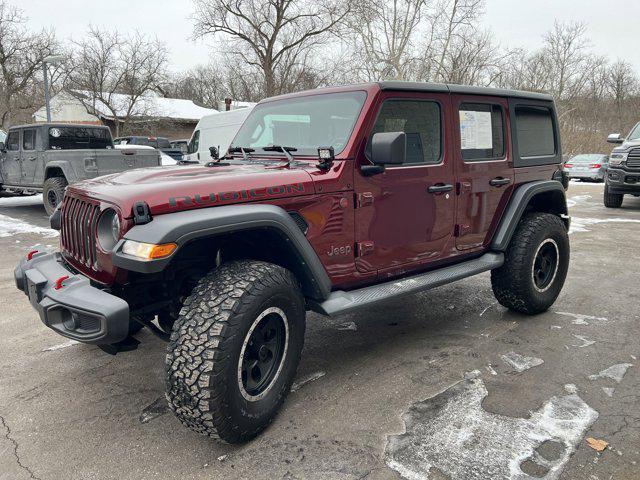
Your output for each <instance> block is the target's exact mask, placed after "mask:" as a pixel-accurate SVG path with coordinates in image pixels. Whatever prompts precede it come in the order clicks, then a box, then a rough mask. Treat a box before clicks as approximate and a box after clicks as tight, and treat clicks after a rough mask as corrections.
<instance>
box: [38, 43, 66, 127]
mask: <svg viewBox="0 0 640 480" xmlns="http://www.w3.org/2000/svg"><path fill="white" fill-rule="evenodd" d="M62 60H64V56H63V55H49V56H48V57H44V58H43V59H42V73H44V105H45V107H46V109H47V122H51V106H50V105H49V74H48V72H47V64H49V65H54V64H56V63H58V62H60V61H62Z"/></svg>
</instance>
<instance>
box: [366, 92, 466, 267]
mask: <svg viewBox="0 0 640 480" xmlns="http://www.w3.org/2000/svg"><path fill="white" fill-rule="evenodd" d="M448 109H449V96H448V94H445V93H409V92H402V93H401V92H385V93H383V94H382V95H381V101H380V102H379V106H378V113H377V118H376V119H375V121H374V124H373V125H372V126H371V127H370V129H369V133H368V135H367V146H366V148H365V151H364V152H362V154H361V158H359V159H358V163H359V164H360V165H367V164H370V161H369V157H370V146H371V138H372V136H373V135H374V134H375V133H378V132H399V131H401V132H405V133H406V135H407V149H406V152H407V158H406V163H405V164H403V165H397V166H387V168H386V170H385V172H384V173H382V174H378V175H374V176H364V175H362V174H361V172H360V171H359V170H357V171H356V174H355V190H356V195H357V207H356V242H357V244H356V246H357V251H356V255H357V257H356V267H357V269H358V270H359V271H360V272H363V273H369V272H373V271H377V272H378V274H379V275H380V276H382V277H385V276H388V275H394V274H397V273H399V272H404V271H406V270H411V269H416V268H420V267H422V266H424V265H425V264H428V263H430V262H434V261H436V260H438V259H441V258H443V257H444V256H445V255H447V247H450V245H451V238H452V233H453V223H454V213H455V208H454V205H455V195H454V191H453V189H454V186H453V184H454V173H453V159H452V157H451V156H450V148H447V145H449V142H450V128H448V122H447V119H448V118H449V116H448V115H447V114H446V113H447V111H448ZM434 187H435V188H434Z"/></svg>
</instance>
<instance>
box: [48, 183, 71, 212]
mask: <svg viewBox="0 0 640 480" xmlns="http://www.w3.org/2000/svg"><path fill="white" fill-rule="evenodd" d="M67 185H68V183H67V180H66V179H65V178H64V177H51V178H47V179H46V180H45V181H44V185H43V186H42V203H44V209H45V210H46V211H47V215H49V216H51V215H53V212H54V211H55V209H56V207H57V206H58V205H59V204H60V203H61V202H62V198H63V197H64V191H65V189H66V188H67Z"/></svg>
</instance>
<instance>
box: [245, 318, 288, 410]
mask: <svg viewBox="0 0 640 480" xmlns="http://www.w3.org/2000/svg"><path fill="white" fill-rule="evenodd" d="M287 336H288V330H287V323H286V317H285V315H284V312H282V310H280V309H279V308H269V309H267V310H265V311H264V312H262V313H261V314H260V315H259V316H258V318H257V319H256V320H255V321H254V323H253V325H252V326H251V328H250V330H249V332H248V333H247V336H246V337H245V341H244V345H243V348H242V351H241V358H240V362H239V368H238V370H239V371H238V373H239V375H238V377H239V378H238V381H239V383H240V385H239V386H240V387H241V391H242V394H243V396H245V398H247V399H248V400H257V399H260V398H262V397H263V396H264V395H265V394H266V393H267V392H268V391H269V390H270V388H271V386H272V385H273V383H274V380H275V379H276V377H277V376H278V375H279V373H280V370H281V369H282V365H283V361H284V357H285V355H286V346H287V341H288V338H287Z"/></svg>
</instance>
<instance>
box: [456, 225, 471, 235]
mask: <svg viewBox="0 0 640 480" xmlns="http://www.w3.org/2000/svg"><path fill="white" fill-rule="evenodd" d="M470 231H471V225H460V224H457V225H456V226H455V228H454V230H453V236H454V237H464V236H465V235H467V234H468V233H469V232H470Z"/></svg>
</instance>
